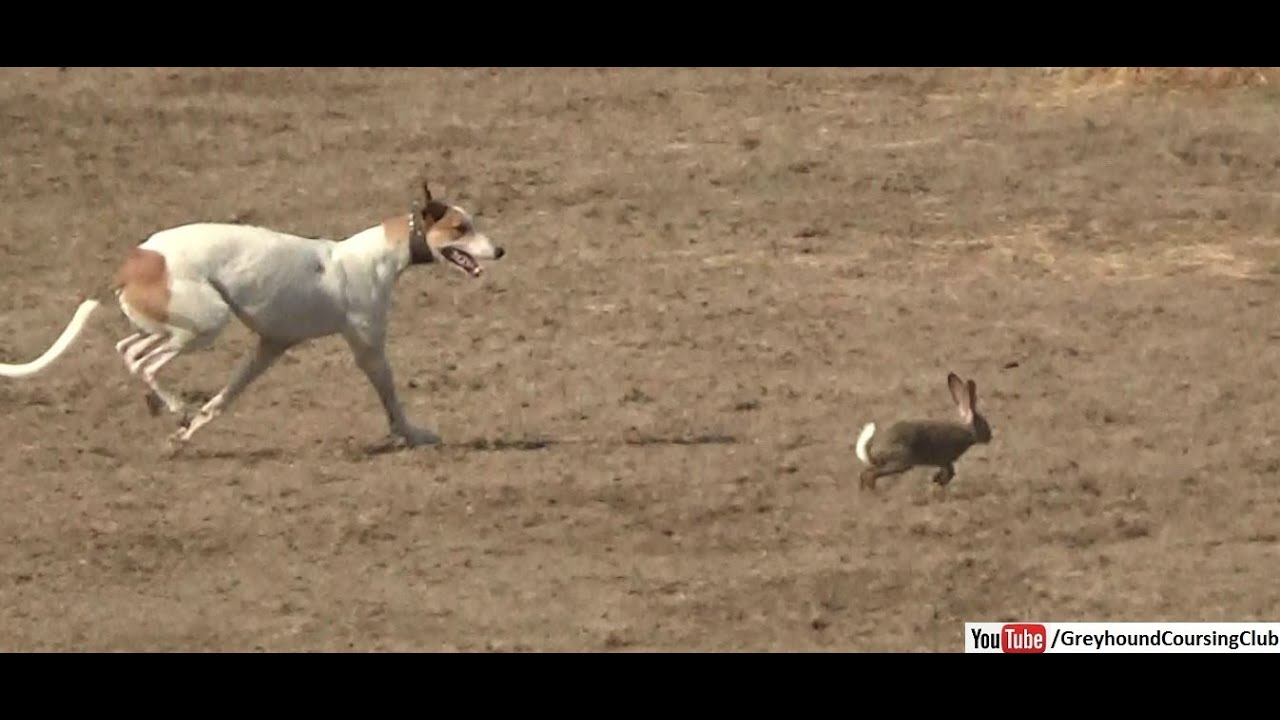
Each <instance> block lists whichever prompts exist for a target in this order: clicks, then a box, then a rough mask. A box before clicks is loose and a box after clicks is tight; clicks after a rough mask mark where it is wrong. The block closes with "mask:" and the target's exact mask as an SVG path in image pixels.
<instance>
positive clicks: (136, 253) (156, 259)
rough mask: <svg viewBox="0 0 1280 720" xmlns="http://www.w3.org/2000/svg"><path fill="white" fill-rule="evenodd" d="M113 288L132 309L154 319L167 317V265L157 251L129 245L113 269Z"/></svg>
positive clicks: (163, 320) (164, 320) (165, 318)
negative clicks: (120, 261)
mask: <svg viewBox="0 0 1280 720" xmlns="http://www.w3.org/2000/svg"><path fill="white" fill-rule="evenodd" d="M116 289H118V290H120V291H121V293H120V299H121V300H123V301H124V302H125V303H126V304H128V306H129V307H130V308H131V309H132V310H133V311H134V312H136V313H138V314H139V315H142V316H144V317H147V318H149V319H151V320H154V321H155V322H159V323H164V322H168V321H169V300H170V291H169V268H168V266H167V264H166V263H165V259H164V256H163V255H161V254H160V253H158V252H156V251H154V250H145V249H143V248H137V247H135V248H133V249H131V250H130V251H129V254H128V255H127V256H126V257H125V259H124V262H122V263H120V269H119V270H118V271H117V272H116Z"/></svg>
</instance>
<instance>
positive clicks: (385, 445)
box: [363, 433, 740, 456]
mask: <svg viewBox="0 0 1280 720" xmlns="http://www.w3.org/2000/svg"><path fill="white" fill-rule="evenodd" d="M739 442H740V440H739V439H738V438H737V437H735V436H733V435H725V434H719V433H704V434H698V435H677V436H658V435H635V436H631V437H621V438H580V437H566V438H552V437H532V438H493V439H489V438H475V439H472V440H463V441H459V442H441V443H440V444H438V445H430V446H427V447H411V446H409V445H407V444H405V443H404V442H403V441H399V440H397V439H394V438H391V439H387V440H384V441H382V442H379V443H375V444H373V445H366V446H365V447H364V448H363V452H364V454H365V455H369V456H376V455H385V454H388V453H399V452H419V451H422V450H428V451H430V450H437V451H444V450H463V451H478V452H513V451H516V452H519V451H532V450H546V449H549V448H552V447H555V446H559V445H600V446H608V445H637V446H646V445H734V444H737V443H739Z"/></svg>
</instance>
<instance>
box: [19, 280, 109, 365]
mask: <svg viewBox="0 0 1280 720" xmlns="http://www.w3.org/2000/svg"><path fill="white" fill-rule="evenodd" d="M100 304H101V303H100V302H98V301H97V300H94V299H89V300H85V301H84V302H82V303H80V307H78V308H76V314H75V315H73V316H71V322H69V323H67V328H66V329H65V330H63V331H62V334H61V335H59V336H58V339H57V340H55V341H54V342H53V345H51V346H50V347H49V349H48V350H45V351H44V354H43V355H41V356H40V357H38V358H36V359H35V360H32V361H31V362H29V363H25V364H22V365H6V364H5V363H0V377H7V378H24V377H30V376H32V375H35V374H36V373H39V372H41V371H43V370H44V369H45V368H47V367H49V366H50V365H52V364H53V362H54V361H55V360H57V359H58V358H59V357H60V356H61V355H62V353H64V352H66V351H67V348H69V347H71V343H73V342H75V339H76V338H77V337H79V336H80V331H82V330H84V324H85V323H86V322H88V321H89V316H90V315H92V314H93V311H94V310H97V309H98V306H99V305H100Z"/></svg>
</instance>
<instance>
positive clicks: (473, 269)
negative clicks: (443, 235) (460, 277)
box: [440, 247, 480, 277]
mask: <svg viewBox="0 0 1280 720" xmlns="http://www.w3.org/2000/svg"><path fill="white" fill-rule="evenodd" d="M440 254H441V255H443V256H444V259H445V260H448V261H449V262H450V263H453V266H454V267H456V268H458V269H459V270H461V271H462V272H464V273H466V274H468V275H470V276H471V277H480V263H478V262H476V259H475V258H474V257H471V254H470V253H468V252H466V251H465V250H459V249H458V248H455V247H447V248H444V249H443V250H441V251H440Z"/></svg>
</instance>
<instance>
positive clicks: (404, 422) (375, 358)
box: [345, 333, 440, 447]
mask: <svg viewBox="0 0 1280 720" xmlns="http://www.w3.org/2000/svg"><path fill="white" fill-rule="evenodd" d="M345 337H346V340H347V344H348V345H350V346H351V352H352V354H353V355H355V361H356V365H358V366H359V367H360V370H361V371H363V372H364V374H365V377H367V378H369V382H370V383H371V384H372V385H373V389H374V390H376V391H377V393H378V399H379V400H380V401H381V402H382V407H383V409H384V410H386V412H387V423H388V424H389V425H390V427H391V433H392V434H393V435H396V436H398V437H400V438H401V439H403V440H404V441H405V442H406V443H407V444H408V445H409V446H411V447H416V446H419V445H436V444H439V443H440V436H439V435H436V434H435V433H433V432H431V431H430V430H425V429H423V428H419V427H415V426H414V425H413V424H412V423H410V422H409V420H408V419H407V418H406V417H405V414H404V408H402V407H401V406H400V400H399V398H398V397H397V396H396V386H395V379H394V377H393V376H392V373H391V365H390V363H388V362H387V354H386V350H385V347H384V345H383V343H381V342H370V341H368V340H365V339H364V338H361V337H358V336H357V335H355V334H353V333H352V334H347V335H346V336H345Z"/></svg>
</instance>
